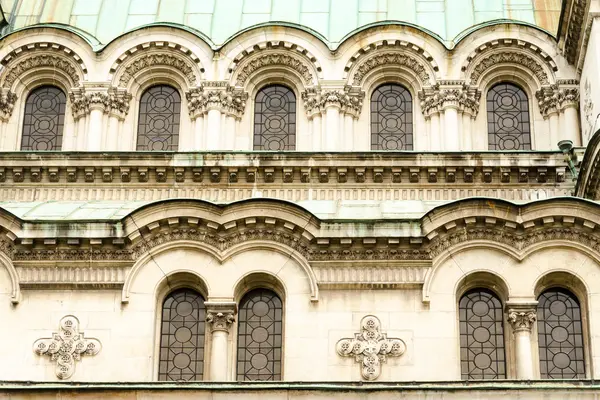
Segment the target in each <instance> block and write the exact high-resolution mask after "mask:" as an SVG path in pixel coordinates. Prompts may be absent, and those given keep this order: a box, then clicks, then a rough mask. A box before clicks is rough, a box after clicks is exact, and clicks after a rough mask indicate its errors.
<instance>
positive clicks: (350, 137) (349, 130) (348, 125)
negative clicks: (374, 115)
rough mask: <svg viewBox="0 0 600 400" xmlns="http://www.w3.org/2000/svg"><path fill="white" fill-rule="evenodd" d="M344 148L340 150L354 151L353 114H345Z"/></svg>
mask: <svg viewBox="0 0 600 400" xmlns="http://www.w3.org/2000/svg"><path fill="white" fill-rule="evenodd" d="M342 142H343V146H342V149H340V150H345V151H352V150H356V149H355V148H354V117H353V116H352V115H351V114H344V137H343V139H342Z"/></svg>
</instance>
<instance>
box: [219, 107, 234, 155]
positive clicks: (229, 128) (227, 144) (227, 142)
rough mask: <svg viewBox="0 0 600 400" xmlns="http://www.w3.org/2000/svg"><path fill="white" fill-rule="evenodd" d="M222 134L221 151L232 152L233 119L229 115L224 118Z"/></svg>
mask: <svg viewBox="0 0 600 400" xmlns="http://www.w3.org/2000/svg"><path fill="white" fill-rule="evenodd" d="M223 133H224V135H223V139H224V143H223V145H222V146H223V149H225V150H233V149H234V147H235V117H233V116H231V115H228V116H226V117H225V131H224V132H223Z"/></svg>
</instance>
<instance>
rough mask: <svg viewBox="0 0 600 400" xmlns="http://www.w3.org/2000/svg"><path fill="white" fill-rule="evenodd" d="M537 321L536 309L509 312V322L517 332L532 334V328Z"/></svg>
mask: <svg viewBox="0 0 600 400" xmlns="http://www.w3.org/2000/svg"><path fill="white" fill-rule="evenodd" d="M535 320H536V311H535V310H534V309H530V310H521V309H516V310H515V309H510V310H508V322H509V323H510V325H511V326H512V328H513V330H514V331H515V332H519V331H527V332H531V328H532V327H533V324H534V323H535Z"/></svg>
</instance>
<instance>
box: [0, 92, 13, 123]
mask: <svg viewBox="0 0 600 400" xmlns="http://www.w3.org/2000/svg"><path fill="white" fill-rule="evenodd" d="M16 101H17V95H16V94H14V93H13V92H11V91H10V89H6V88H3V89H2V91H1V92H0V120H2V121H8V120H9V119H10V116H11V115H12V111H13V108H14V107H15V102H16Z"/></svg>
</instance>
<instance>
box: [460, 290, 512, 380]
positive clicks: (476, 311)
mask: <svg viewBox="0 0 600 400" xmlns="http://www.w3.org/2000/svg"><path fill="white" fill-rule="evenodd" d="M503 315H504V314H503V310H502V303H501V302H500V299H499V298H498V297H497V296H496V295H495V294H494V293H493V292H491V291H489V290H487V289H473V290H470V291H468V292H467V293H465V294H464V295H463V296H462V297H461V298H460V301H459V320H460V364H461V377H462V379H465V380H467V379H469V380H473V379H504V378H506V362H505V353H504V326H503V321H504V319H503Z"/></svg>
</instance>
